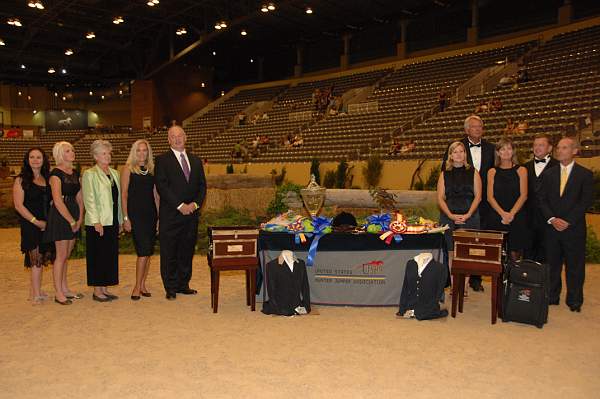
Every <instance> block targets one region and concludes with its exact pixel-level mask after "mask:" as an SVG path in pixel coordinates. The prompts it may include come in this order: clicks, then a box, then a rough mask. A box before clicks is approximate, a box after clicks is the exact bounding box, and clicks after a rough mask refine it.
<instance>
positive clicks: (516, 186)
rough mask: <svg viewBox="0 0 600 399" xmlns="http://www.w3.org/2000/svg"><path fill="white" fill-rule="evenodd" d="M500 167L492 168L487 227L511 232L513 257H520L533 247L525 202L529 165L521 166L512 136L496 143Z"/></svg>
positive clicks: (509, 235) (488, 194)
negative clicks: (490, 209)
mask: <svg viewBox="0 0 600 399" xmlns="http://www.w3.org/2000/svg"><path fill="white" fill-rule="evenodd" d="M495 158H496V160H495V164H496V167H495V168H493V169H490V170H489V171H488V175H487V179H488V188H487V198H488V202H489V204H490V206H491V207H492V209H493V210H494V211H495V212H490V215H489V218H488V222H487V223H488V224H487V228H488V229H489V230H499V231H506V232H508V233H509V234H508V249H509V252H510V257H511V258H512V259H513V260H517V259H519V258H520V257H521V255H522V253H523V251H524V250H525V249H527V248H528V247H529V241H530V239H531V237H530V236H529V229H528V226H527V217H526V215H525V208H523V205H524V204H525V201H527V169H525V168H524V167H522V166H519V164H518V161H517V151H516V149H515V147H514V145H513V142H512V140H511V139H509V138H507V137H503V138H501V139H500V141H498V144H496V157H495Z"/></svg>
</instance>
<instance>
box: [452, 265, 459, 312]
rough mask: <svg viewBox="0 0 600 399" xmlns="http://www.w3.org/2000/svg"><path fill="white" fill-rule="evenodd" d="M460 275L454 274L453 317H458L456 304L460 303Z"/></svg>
mask: <svg viewBox="0 0 600 399" xmlns="http://www.w3.org/2000/svg"><path fill="white" fill-rule="evenodd" d="M458 284H459V282H458V275H456V274H453V279H452V317H456V305H457V304H458Z"/></svg>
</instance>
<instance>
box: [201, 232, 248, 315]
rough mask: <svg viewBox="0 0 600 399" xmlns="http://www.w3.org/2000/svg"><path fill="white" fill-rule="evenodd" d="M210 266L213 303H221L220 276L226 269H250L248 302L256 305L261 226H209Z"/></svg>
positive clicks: (214, 306) (216, 305) (213, 306)
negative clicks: (259, 228)
mask: <svg viewBox="0 0 600 399" xmlns="http://www.w3.org/2000/svg"><path fill="white" fill-rule="evenodd" d="M208 239H209V246H208V254H207V257H208V267H209V268H210V306H211V307H212V309H213V313H217V309H218V307H219V280H220V272H221V271H222V270H245V271H246V305H247V306H250V309H251V310H252V311H254V310H255V308H256V269H257V267H258V255H257V245H258V228H256V227H255V226H226V227H216V226H215V227H209V228H208Z"/></svg>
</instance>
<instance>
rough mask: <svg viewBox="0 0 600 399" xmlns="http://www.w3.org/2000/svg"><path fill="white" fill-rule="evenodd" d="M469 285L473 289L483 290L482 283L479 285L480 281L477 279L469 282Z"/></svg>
mask: <svg viewBox="0 0 600 399" xmlns="http://www.w3.org/2000/svg"><path fill="white" fill-rule="evenodd" d="M469 287H471V289H472V290H473V291H476V292H483V285H481V282H479V281H477V282H475V283H473V284H471V283H469Z"/></svg>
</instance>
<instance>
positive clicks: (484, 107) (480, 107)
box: [475, 100, 489, 114]
mask: <svg viewBox="0 0 600 399" xmlns="http://www.w3.org/2000/svg"><path fill="white" fill-rule="evenodd" d="M488 110H489V107H488V104H487V102H486V101H485V100H481V101H480V102H479V105H478V106H477V107H476V108H475V113H476V114H479V113H482V112H488Z"/></svg>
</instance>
